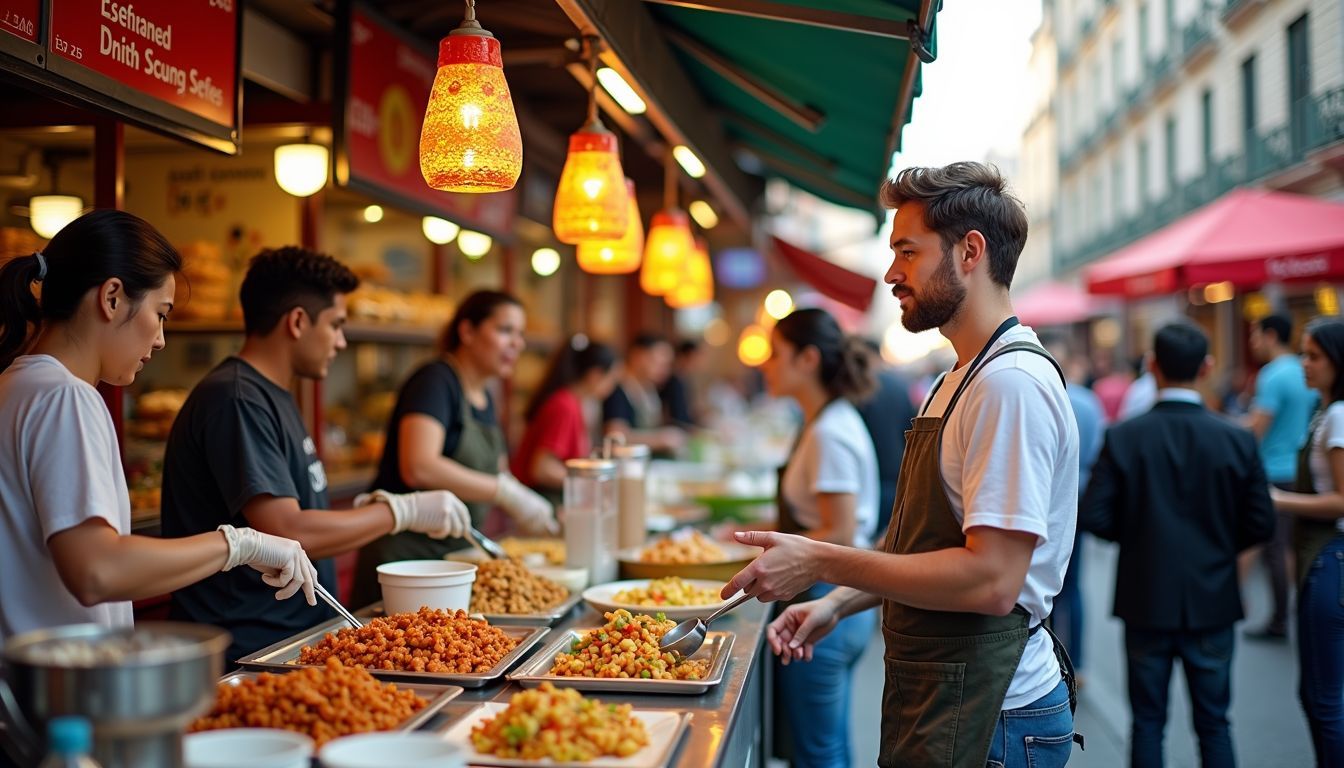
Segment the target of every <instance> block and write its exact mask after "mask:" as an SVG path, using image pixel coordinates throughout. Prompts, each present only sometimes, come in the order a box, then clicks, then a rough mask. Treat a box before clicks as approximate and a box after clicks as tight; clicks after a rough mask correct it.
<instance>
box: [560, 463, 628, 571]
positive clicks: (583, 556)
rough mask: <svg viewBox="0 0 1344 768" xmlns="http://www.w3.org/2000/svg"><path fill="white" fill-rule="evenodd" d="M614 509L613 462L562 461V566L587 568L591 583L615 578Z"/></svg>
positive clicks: (614, 466) (616, 522) (615, 527)
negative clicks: (563, 490)
mask: <svg viewBox="0 0 1344 768" xmlns="http://www.w3.org/2000/svg"><path fill="white" fill-rule="evenodd" d="M616 506H617V500H616V462H614V461H610V460H607V459H570V460H569V461H566V462H565V519H564V525H565V565H566V566H568V567H569V568H586V569H587V570H588V578H589V580H590V582H591V583H593V584H605V583H607V582H608V581H614V580H615V579H616V549H617V547H616V544H617V536H618V531H617V529H618V526H619V520H618V519H617V510H616Z"/></svg>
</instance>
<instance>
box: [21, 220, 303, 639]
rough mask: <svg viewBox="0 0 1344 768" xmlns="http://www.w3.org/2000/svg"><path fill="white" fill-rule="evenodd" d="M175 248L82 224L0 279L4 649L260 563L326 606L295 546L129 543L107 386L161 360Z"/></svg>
mask: <svg viewBox="0 0 1344 768" xmlns="http://www.w3.org/2000/svg"><path fill="white" fill-rule="evenodd" d="M181 268H182V260H181V258H180V257H179V255H178V253H177V251H176V250H174V249H173V247H172V246H171V245H169V244H168V242H167V241H166V240H165V239H164V238H163V236H162V235H161V234H159V233H158V232H157V231H156V230H155V229H154V228H153V227H152V226H150V225H149V224H147V223H146V222H144V221H142V220H141V219H138V218H136V217H135V216H132V215H131V214H128V213H124V212H121V211H114V210H98V211H93V212H90V213H87V214H85V215H83V216H81V217H79V218H78V219H75V220H74V221H73V222H71V223H70V224H68V225H66V227H65V228H64V229H62V230H61V231H60V232H58V233H56V236H55V237H53V238H52V239H51V242H50V243H49V244H48V245H47V247H46V248H45V249H44V250H43V251H41V252H38V253H33V254H29V255H25V256H17V257H14V258H11V259H9V260H8V261H6V262H4V263H3V266H0V371H3V373H0V434H3V435H4V437H3V439H0V584H4V585H5V599H4V600H3V601H0V645H3V644H4V642H5V641H6V640H7V639H8V638H10V637H13V636H14V635H17V634H20V633H23V632H29V631H33V630H38V629H44V628H48V627H55V626H60V625H65V624H79V623H95V624H101V625H104V626H110V627H115V626H128V625H130V624H131V621H132V614H131V601H132V600H137V599H140V598H145V597H151V596H154V595H162V594H165V593H167V592H171V591H173V590H175V589H178V588H181V587H184V586H187V585H189V584H192V583H194V582H196V581H199V580H201V579H204V578H206V577H207V576H210V575H212V574H214V573H217V572H219V571H226V570H229V569H232V568H235V567H237V566H239V565H249V566H251V567H253V568H255V569H256V570H258V571H261V572H262V574H263V577H264V578H265V580H266V583H267V584H269V585H271V586H273V587H276V588H277V589H279V590H280V591H279V592H278V593H277V595H276V597H277V599H282V598H287V597H290V596H291V595H293V594H294V593H296V592H297V591H298V590H299V589H302V590H303V592H304V596H305V597H306V598H307V600H308V603H309V604H315V600H314V597H313V584H314V583H315V582H316V574H315V571H314V569H313V565H312V563H311V562H309V560H308V556H307V555H306V554H305V553H304V551H303V548H302V547H300V546H299V544H298V542H295V541H291V540H289V539H283V538H280V537H277V536H270V535H267V534H265V533H261V532H260V531H256V530H253V529H251V528H234V527H232V526H228V525H224V526H220V527H219V529H218V530H217V531H213V532H210V533H203V534H200V535H197V536H190V537H186V538H181V539H160V538H153V537H148V536H134V535H131V534H130V527H131V505H130V495H129V493H128V492H127V489H126V475H125V472H124V470H123V469H122V465H121V453H120V448H119V446H118V444H117V436H116V433H115V429H114V427H113V424H112V418H111V416H110V415H109V413H108V411H107V406H106V405H105V404H104V403H103V398H102V396H101V395H100V394H99V393H98V390H97V385H98V384H100V383H104V382H105V383H107V384H112V385H117V386H125V385H127V384H130V383H131V382H133V381H134V380H135V377H136V374H138V373H139V372H140V370H141V369H142V368H143V367H144V366H145V364H146V363H148V362H149V360H150V357H151V356H152V355H153V353H154V352H155V351H157V350H160V349H163V345H164V338H163V322H164V320H165V319H167V317H168V313H169V312H171V311H172V308H173V295H174V290H175V288H176V279H175V275H176V274H177V273H178V272H179V271H180V270H181Z"/></svg>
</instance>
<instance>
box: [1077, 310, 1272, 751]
mask: <svg viewBox="0 0 1344 768" xmlns="http://www.w3.org/2000/svg"><path fill="white" fill-rule="evenodd" d="M1208 347H1209V344H1208V339H1206V338H1205V337H1204V334H1203V333H1202V332H1200V331H1199V329H1197V328H1195V327H1194V326H1191V325H1188V324H1172V325H1168V326H1165V327H1163V328H1162V329H1161V330H1159V331H1158V332H1157V334H1156V336H1155V338H1154V342H1153V356H1152V360H1151V362H1150V364H1149V367H1150V370H1151V372H1152V373H1153V375H1154V377H1156V379H1157V385H1158V398H1157V403H1156V405H1154V406H1153V407H1152V410H1150V411H1148V412H1147V413H1144V414H1141V415H1139V416H1136V417H1134V418H1132V419H1130V420H1128V421H1124V422H1121V423H1119V424H1117V425H1116V426H1114V427H1111V429H1110V430H1109V431H1108V432H1107V433H1106V440H1105V444H1104V445H1103V447H1102V451H1101V457H1100V458H1099V459H1098V460H1097V464H1096V466H1095V467H1094V468H1093V470H1092V479H1091V482H1090V483H1089V484H1088V487H1087V492H1086V494H1084V496H1083V502H1082V506H1081V508H1080V510H1079V527H1080V528H1083V529H1084V530H1087V531H1089V532H1090V533H1093V534H1095V535H1097V536H1100V537H1102V538H1104V539H1108V540H1110V541H1115V542H1118V543H1119V545H1120V560H1119V564H1118V566H1117V568H1116V586H1115V615H1116V616H1117V617H1119V618H1120V619H1121V620H1123V621H1124V622H1125V650H1126V654H1127V656H1128V662H1129V704H1130V709H1131V711H1132V713H1133V726H1132V729H1131V733H1130V764H1131V765H1132V766H1144V768H1151V767H1153V766H1158V767H1160V766H1161V765H1162V764H1163V757H1162V735H1163V731H1164V730H1165V728H1166V720H1167V691H1168V689H1169V683H1170V680H1171V666H1172V661H1173V660H1174V659H1177V658H1179V659H1180V660H1181V664H1182V666H1183V667H1184V669H1185V677H1186V681H1187V683H1188V685H1189V689H1190V701H1191V708H1192V709H1193V711H1194V721H1195V731H1196V732H1197V733H1198V735H1199V751H1200V758H1201V761H1202V763H1203V764H1204V765H1205V766H1231V765H1234V764H1235V758H1234V757H1233V753H1232V735H1231V731H1230V729H1229V727H1228V721H1227V709H1228V706H1229V704H1230V702H1231V695H1232V694H1231V685H1230V678H1231V671H1232V646H1233V633H1232V626H1233V624H1235V623H1236V622H1237V621H1238V620H1240V619H1241V618H1243V614H1242V607H1241V592H1240V590H1239V588H1238V584H1237V553H1238V552H1241V551H1242V550H1244V549H1246V548H1247V547H1250V546H1252V545H1254V544H1258V543H1260V542H1262V541H1265V540H1267V539H1268V538H1269V537H1270V536H1271V535H1272V534H1273V532H1274V508H1273V505H1272V504H1271V503H1270V499H1269V484H1268V482H1267V481H1266V479H1265V471H1264V467H1263V465H1262V464H1261V463H1260V458H1259V454H1258V453H1257V450H1256V441H1255V436H1254V435H1252V434H1251V433H1250V432H1249V431H1247V430H1245V429H1242V428H1240V427H1238V426H1236V425H1234V424H1232V423H1231V422H1230V421H1225V420H1224V419H1223V418H1221V417H1219V416H1217V415H1215V414H1212V413H1210V412H1209V411H1207V410H1205V408H1204V406H1203V404H1202V401H1201V399H1200V395H1199V393H1198V392H1196V391H1195V389H1194V384H1195V382H1196V381H1197V380H1198V379H1200V378H1202V377H1203V376H1204V375H1206V374H1207V373H1208V372H1209V369H1210V368H1211V367H1212V364H1213V361H1212V359H1211V358H1209V357H1208Z"/></svg>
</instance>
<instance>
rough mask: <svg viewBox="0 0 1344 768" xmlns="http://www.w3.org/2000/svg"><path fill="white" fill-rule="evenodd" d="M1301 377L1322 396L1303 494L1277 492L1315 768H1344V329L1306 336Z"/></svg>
mask: <svg viewBox="0 0 1344 768" xmlns="http://www.w3.org/2000/svg"><path fill="white" fill-rule="evenodd" d="M1302 372H1303V374H1305V376H1306V381H1307V386H1309V387H1311V388H1312V389H1315V390H1316V391H1317V392H1318V393H1320V396H1321V407H1320V409H1318V410H1317V411H1316V416H1315V418H1314V419H1312V422H1311V427H1310V431H1309V434H1310V437H1309V439H1308V441H1307V444H1306V445H1305V446H1304V447H1303V449H1302V451H1301V452H1300V453H1299V454H1298V463H1297V491H1296V492H1288V491H1280V490H1279V489H1277V488H1275V489H1273V490H1271V491H1270V493H1271V494H1272V495H1273V498H1274V504H1275V506H1276V507H1277V508H1278V509H1279V510H1280V511H1282V512H1289V513H1292V514H1293V515H1295V516H1296V520H1295V524H1296V530H1295V532H1294V537H1293V550H1294V555H1295V557H1296V559H1297V577H1298V596H1297V651H1298V663H1299V666H1300V668H1301V679H1300V680H1299V683H1298V695H1299V696H1300V697H1301V699H1302V708H1303V709H1304V710H1305V711H1306V714H1307V723H1308V724H1309V725H1310V727H1311V742H1312V746H1313V747H1314V748H1315V750H1316V764H1317V765H1322V766H1342V765H1344V533H1341V531H1344V493H1341V492H1340V489H1344V321H1340V320H1338V319H1335V318H1318V319H1316V320H1313V321H1312V322H1310V323H1308V324H1307V327H1306V328H1305V329H1304V330H1303V332H1302Z"/></svg>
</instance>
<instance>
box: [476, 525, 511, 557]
mask: <svg viewBox="0 0 1344 768" xmlns="http://www.w3.org/2000/svg"><path fill="white" fill-rule="evenodd" d="M468 538H470V539H471V543H472V544H475V545H476V548H477V549H479V550H481V551H482V552H484V553H485V554H486V556H487V557H489V558H491V559H492V560H507V559H508V557H509V556H508V555H507V554H506V553H505V552H504V548H503V547H501V546H499V544H497V543H496V542H495V540H494V539H490V538H486V535H485V534H483V533H481V532H480V531H478V530H476V529H475V528H472V529H471V533H469V534H468Z"/></svg>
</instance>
